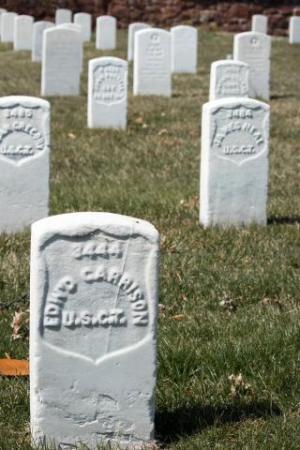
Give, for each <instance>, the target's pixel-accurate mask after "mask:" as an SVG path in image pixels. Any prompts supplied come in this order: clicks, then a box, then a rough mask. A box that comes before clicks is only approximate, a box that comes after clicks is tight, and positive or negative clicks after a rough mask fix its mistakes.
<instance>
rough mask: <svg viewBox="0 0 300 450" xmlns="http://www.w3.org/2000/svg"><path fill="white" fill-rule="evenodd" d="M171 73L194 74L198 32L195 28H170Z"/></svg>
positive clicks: (195, 70)
mask: <svg viewBox="0 0 300 450" xmlns="http://www.w3.org/2000/svg"><path fill="white" fill-rule="evenodd" d="M171 43H172V45H171V48H172V58H171V64H172V72H173V73H196V72H197V52H198V32H197V28H195V27H190V26H187V25H179V26H177V27H173V28H171Z"/></svg>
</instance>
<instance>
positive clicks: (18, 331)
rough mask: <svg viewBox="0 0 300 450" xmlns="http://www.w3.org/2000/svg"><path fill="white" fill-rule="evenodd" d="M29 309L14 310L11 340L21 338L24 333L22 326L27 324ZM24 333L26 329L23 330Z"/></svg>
mask: <svg viewBox="0 0 300 450" xmlns="http://www.w3.org/2000/svg"><path fill="white" fill-rule="evenodd" d="M28 315H29V310H27V311H15V314H14V317H13V320H12V323H11V327H12V329H13V332H12V340H13V341H15V340H17V339H21V337H22V335H23V334H24V331H25V330H24V328H26V326H27V325H28V322H29V316H28ZM25 334H26V331H25Z"/></svg>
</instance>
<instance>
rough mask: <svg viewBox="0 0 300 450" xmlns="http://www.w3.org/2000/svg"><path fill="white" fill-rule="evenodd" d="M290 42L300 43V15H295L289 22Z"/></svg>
mask: <svg viewBox="0 0 300 450" xmlns="http://www.w3.org/2000/svg"><path fill="white" fill-rule="evenodd" d="M289 43H290V44H300V17H299V16H294V17H291V18H290V22H289Z"/></svg>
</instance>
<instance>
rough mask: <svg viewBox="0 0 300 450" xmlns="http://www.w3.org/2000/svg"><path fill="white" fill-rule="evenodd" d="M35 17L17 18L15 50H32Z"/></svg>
mask: <svg viewBox="0 0 300 450" xmlns="http://www.w3.org/2000/svg"><path fill="white" fill-rule="evenodd" d="M32 31H33V17H31V16H17V17H16V18H15V22H14V50H31V47H32Z"/></svg>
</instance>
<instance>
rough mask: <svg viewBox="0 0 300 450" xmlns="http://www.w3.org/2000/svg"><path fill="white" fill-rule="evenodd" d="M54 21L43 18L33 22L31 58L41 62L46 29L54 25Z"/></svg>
mask: <svg viewBox="0 0 300 450" xmlns="http://www.w3.org/2000/svg"><path fill="white" fill-rule="evenodd" d="M54 26H55V25H54V23H52V22H48V21H46V20H41V21H39V22H35V23H34V24H33V33H32V50H31V60H32V61H34V62H41V61H42V55H43V40H44V31H45V30H47V29H48V28H51V27H54Z"/></svg>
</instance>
